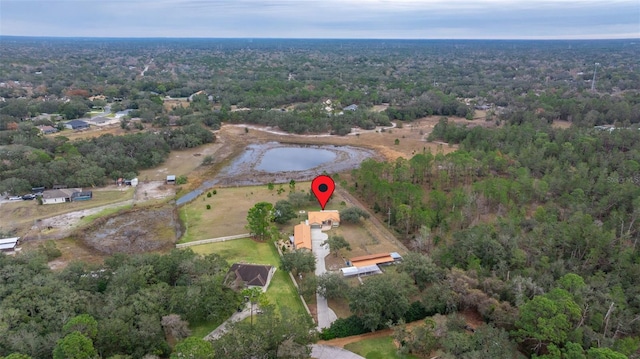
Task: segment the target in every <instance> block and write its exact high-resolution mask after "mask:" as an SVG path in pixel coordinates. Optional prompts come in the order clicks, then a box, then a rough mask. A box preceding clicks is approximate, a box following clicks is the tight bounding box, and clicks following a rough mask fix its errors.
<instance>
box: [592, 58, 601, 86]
mask: <svg viewBox="0 0 640 359" xmlns="http://www.w3.org/2000/svg"><path fill="white" fill-rule="evenodd" d="M598 66H600V63H599V62H596V64H595V65H594V66H593V79H592V80H591V92H594V91H595V90H596V72H597V71H598Z"/></svg>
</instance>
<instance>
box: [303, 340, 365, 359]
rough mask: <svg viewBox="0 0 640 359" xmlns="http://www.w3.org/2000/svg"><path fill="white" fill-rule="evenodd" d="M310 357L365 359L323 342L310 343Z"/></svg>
mask: <svg viewBox="0 0 640 359" xmlns="http://www.w3.org/2000/svg"><path fill="white" fill-rule="evenodd" d="M311 357H312V358H314V359H365V358H364V357H361V356H360V355H358V354H355V353H352V352H350V351H348V350H346V349H342V348H338V347H332V346H330V345H323V344H313V345H311Z"/></svg>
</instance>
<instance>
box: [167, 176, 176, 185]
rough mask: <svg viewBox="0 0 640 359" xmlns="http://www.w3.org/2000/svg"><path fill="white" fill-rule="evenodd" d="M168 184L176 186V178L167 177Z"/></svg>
mask: <svg viewBox="0 0 640 359" xmlns="http://www.w3.org/2000/svg"><path fill="white" fill-rule="evenodd" d="M167 184H176V176H175V175H168V176H167Z"/></svg>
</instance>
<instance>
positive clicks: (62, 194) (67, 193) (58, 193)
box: [42, 188, 82, 204]
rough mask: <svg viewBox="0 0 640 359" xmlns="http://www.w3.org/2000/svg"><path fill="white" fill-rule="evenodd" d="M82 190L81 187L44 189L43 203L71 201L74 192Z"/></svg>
mask: <svg viewBox="0 0 640 359" xmlns="http://www.w3.org/2000/svg"><path fill="white" fill-rule="evenodd" d="M77 192H82V189H80V188H62V189H52V190H48V191H44V192H43V193H42V204H55V203H65V202H71V200H72V198H73V195H74V193H77Z"/></svg>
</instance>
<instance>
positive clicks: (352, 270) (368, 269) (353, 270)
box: [340, 264, 382, 277]
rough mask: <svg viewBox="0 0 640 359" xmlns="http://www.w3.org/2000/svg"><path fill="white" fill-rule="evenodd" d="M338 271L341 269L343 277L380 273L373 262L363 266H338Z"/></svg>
mask: <svg viewBox="0 0 640 359" xmlns="http://www.w3.org/2000/svg"><path fill="white" fill-rule="evenodd" d="M340 271H342V275H343V276H345V277H353V276H361V275H368V274H380V273H382V271H381V270H380V268H379V267H378V266H377V265H375V264H373V265H369V266H364V267H344V268H340Z"/></svg>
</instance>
